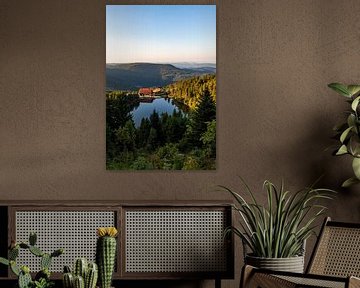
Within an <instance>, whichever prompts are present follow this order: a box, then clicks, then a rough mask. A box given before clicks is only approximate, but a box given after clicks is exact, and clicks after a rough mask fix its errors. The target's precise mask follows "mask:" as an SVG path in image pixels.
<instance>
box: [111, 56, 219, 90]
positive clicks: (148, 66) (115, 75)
mask: <svg viewBox="0 0 360 288" xmlns="http://www.w3.org/2000/svg"><path fill="white" fill-rule="evenodd" d="M215 73H216V68H213V67H198V68H192V69H190V68H178V67H176V66H174V65H172V64H160V63H147V62H136V63H107V64H106V89H107V90H137V89H139V88H141V87H155V86H160V87H162V86H166V85H169V84H171V83H174V82H176V81H179V80H183V79H187V78H191V77H195V76H201V75H205V74H215Z"/></svg>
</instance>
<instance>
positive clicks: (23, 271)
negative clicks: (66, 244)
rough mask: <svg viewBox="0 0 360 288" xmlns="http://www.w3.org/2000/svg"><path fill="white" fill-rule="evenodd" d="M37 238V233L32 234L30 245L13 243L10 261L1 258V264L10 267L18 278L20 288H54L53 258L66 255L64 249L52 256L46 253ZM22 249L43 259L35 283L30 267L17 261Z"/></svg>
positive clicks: (56, 251)
mask: <svg viewBox="0 0 360 288" xmlns="http://www.w3.org/2000/svg"><path fill="white" fill-rule="evenodd" d="M36 240H37V236H36V234H35V233H30V236H29V244H28V243H24V242H20V243H16V242H15V241H12V242H11V245H10V247H9V251H8V259H6V258H3V257H0V263H1V264H4V265H7V266H10V269H11V271H12V272H13V273H14V274H15V275H16V276H18V286H19V288H29V287H35V288H48V287H51V286H52V284H53V283H52V282H51V281H50V271H49V268H50V265H51V261H52V258H53V257H58V256H60V255H61V254H63V253H64V250H63V249H57V250H55V251H54V252H52V253H51V254H48V253H44V252H43V251H42V250H41V249H40V248H39V247H37V246H35V245H36ZM20 249H24V250H29V252H30V253H32V254H33V255H35V256H37V257H41V261H40V266H41V270H40V271H39V272H38V273H37V274H36V276H35V280H34V281H33V280H32V278H31V275H30V268H29V267H28V266H21V267H19V265H17V263H16V259H17V257H18V256H19V251H20Z"/></svg>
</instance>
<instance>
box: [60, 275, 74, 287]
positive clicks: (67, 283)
mask: <svg viewBox="0 0 360 288" xmlns="http://www.w3.org/2000/svg"><path fill="white" fill-rule="evenodd" d="M62 280H63V286H64V288H73V287H74V276H73V274H72V273H69V272H67V273H64V274H63V278H62Z"/></svg>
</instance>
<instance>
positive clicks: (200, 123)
mask: <svg viewBox="0 0 360 288" xmlns="http://www.w3.org/2000/svg"><path fill="white" fill-rule="evenodd" d="M215 119H216V105H215V102H214V101H213V99H212V97H211V95H210V92H209V90H207V89H205V90H204V93H203V95H202V97H201V99H200V102H199V103H198V105H197V106H196V108H195V110H194V111H193V112H192V114H191V116H190V125H189V126H190V127H189V133H190V135H189V136H190V137H189V140H190V142H191V144H192V145H195V146H197V147H201V146H202V141H201V140H200V139H201V136H202V134H203V133H204V132H205V131H206V130H207V123H208V122H211V121H212V120H215Z"/></svg>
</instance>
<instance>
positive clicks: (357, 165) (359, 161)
mask: <svg viewBox="0 0 360 288" xmlns="http://www.w3.org/2000/svg"><path fill="white" fill-rule="evenodd" d="M352 168H353V170H354V174H355V176H356V178H357V179H359V180H360V158H357V157H355V158H354V159H353V162H352Z"/></svg>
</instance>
